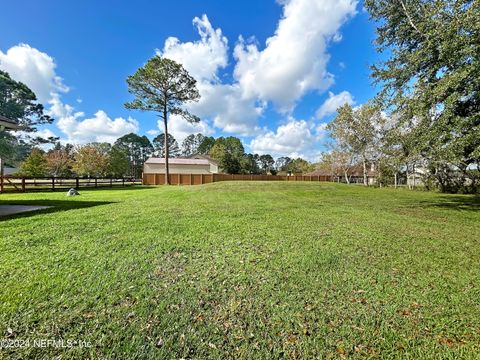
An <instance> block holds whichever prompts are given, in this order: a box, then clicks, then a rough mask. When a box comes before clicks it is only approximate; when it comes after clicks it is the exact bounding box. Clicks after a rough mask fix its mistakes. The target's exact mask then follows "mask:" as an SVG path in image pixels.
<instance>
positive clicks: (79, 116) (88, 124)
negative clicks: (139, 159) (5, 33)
mask: <svg viewBox="0 0 480 360" xmlns="http://www.w3.org/2000/svg"><path fill="white" fill-rule="evenodd" d="M56 68H57V65H56V63H55V60H54V59H53V58H52V57H51V56H50V55H48V54H46V53H44V52H41V51H40V50H38V49H36V48H33V47H31V46H30V45H27V44H19V45H16V46H13V47H11V48H10V49H8V50H7V51H6V52H5V53H3V52H2V51H0V69H1V70H3V71H6V72H8V73H9V74H10V76H11V77H12V78H13V79H15V80H17V81H21V82H23V83H24V84H26V85H27V86H28V87H29V88H30V89H32V91H33V92H34V93H35V94H36V95H37V98H38V101H39V102H40V103H43V104H45V105H47V104H48V105H50V107H49V108H48V107H47V108H48V110H47V113H48V114H49V115H50V116H52V117H53V118H55V119H56V122H55V125H56V126H57V127H58V128H59V129H60V130H61V131H62V132H63V133H64V134H65V135H66V139H64V140H65V141H68V142H72V143H86V142H91V141H98V142H113V141H115V140H116V139H117V138H118V137H120V136H122V135H125V134H127V133H129V132H137V131H138V129H139V127H138V122H137V121H136V120H134V119H132V118H128V119H124V118H122V117H118V118H115V119H111V118H110V117H109V116H108V115H107V114H106V113H105V112H104V111H103V110H98V111H97V112H96V113H95V115H94V116H93V117H91V118H87V119H85V114H84V113H83V112H81V111H75V108H74V107H73V106H71V105H69V104H65V103H63V102H62V99H61V94H62V93H66V92H68V91H69V88H68V86H66V85H65V84H64V83H63V79H62V78H61V77H60V76H58V75H57V73H56ZM77 102H78V103H79V104H80V103H81V102H82V101H81V99H80V98H78V99H77ZM31 135H33V136H40V137H43V138H48V137H52V136H56V135H55V133H54V132H53V131H52V130H51V129H49V128H43V129H42V130H41V131H39V132H37V133H35V134H31Z"/></svg>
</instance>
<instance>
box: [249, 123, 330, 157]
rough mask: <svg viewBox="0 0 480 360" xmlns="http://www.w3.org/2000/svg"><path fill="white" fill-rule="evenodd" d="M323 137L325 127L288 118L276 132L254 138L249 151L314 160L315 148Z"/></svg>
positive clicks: (268, 132)
mask: <svg viewBox="0 0 480 360" xmlns="http://www.w3.org/2000/svg"><path fill="white" fill-rule="evenodd" d="M324 136H325V125H323V124H322V125H319V126H316V125H315V124H314V123H313V122H307V121H305V120H295V119H293V118H290V119H289V121H288V122H287V123H286V124H283V125H280V126H279V127H278V128H277V131H276V132H274V131H267V132H266V133H264V134H261V135H259V136H257V137H256V138H254V139H253V140H252V141H251V143H250V149H251V150H252V151H253V152H254V153H259V154H266V153H268V154H271V155H273V156H290V157H292V158H295V157H304V158H307V159H309V160H315V158H314V157H315V156H316V154H317V150H316V149H315V147H316V145H317V144H318V142H319V141H321V140H322V139H323V137H324Z"/></svg>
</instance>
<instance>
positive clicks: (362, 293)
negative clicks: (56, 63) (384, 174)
mask: <svg viewBox="0 0 480 360" xmlns="http://www.w3.org/2000/svg"><path fill="white" fill-rule="evenodd" d="M0 202H2V203H5V202H12V203H13V202H15V203H32V204H42V205H43V204H49V203H51V204H53V205H54V206H55V208H54V209H50V210H45V211H43V212H39V213H37V214H35V215H34V214H27V215H23V216H17V217H10V218H0V283H1V286H0V335H1V337H0V339H3V340H6V339H9V340H15V339H16V340H27V339H29V340H30V341H33V340H34V339H55V340H58V339H64V340H65V341H66V340H83V341H88V342H90V343H91V347H89V348H80V347H73V348H64V349H59V348H55V347H47V348H41V347H34V346H30V347H25V348H15V349H13V348H3V349H0V354H1V355H2V356H3V357H4V358H11V357H13V358H52V357H55V356H60V355H61V357H62V358H92V359H93V358H95V359H98V358H123V359H127V358H151V359H160V358H244V359H253V358H265V359H266V358H280V357H285V358H345V357H346V358H375V357H381V358H393V357H403V358H410V359H423V358H451V359H457V358H465V359H469V358H470V359H474V358H478V354H479V353H480V200H479V199H478V198H475V197H471V196H459V195H451V196H449V195H441V194H436V193H427V192H411V191H407V190H394V189H371V188H368V189H366V188H363V187H360V186H345V185H336V184H327V183H301V182H298V183H285V182H223V183H215V184H209V185H203V186H196V187H178V186H171V187H158V188H139V189H126V190H118V189H116V190H97V191H95V190H90V191H81V196H79V197H76V198H67V197H65V194H64V193H36V194H35V193H31V194H8V195H5V194H4V195H0ZM0 357H1V356H0Z"/></svg>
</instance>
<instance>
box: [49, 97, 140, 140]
mask: <svg viewBox="0 0 480 360" xmlns="http://www.w3.org/2000/svg"><path fill="white" fill-rule="evenodd" d="M50 105H51V108H50V111H49V114H50V115H51V116H53V117H55V118H56V119H57V123H56V124H57V127H58V128H59V129H60V130H61V131H62V132H63V133H64V134H65V135H66V136H67V138H66V139H63V140H64V141H66V142H71V143H74V144H84V143H88V142H109V143H113V142H114V141H115V140H116V139H117V138H119V137H120V136H123V135H125V134H128V133H131V132H137V131H138V129H139V126H138V121H137V120H135V119H132V118H130V117H129V118H128V119H124V118H122V117H118V118H115V119H113V120H112V119H111V118H110V117H109V116H108V115H107V114H106V113H105V111H103V110H98V111H97V112H96V113H95V115H94V117H92V118H88V119H83V118H84V117H85V114H84V113H82V112H75V109H74V108H73V107H72V106H70V105H68V104H63V103H62V102H61V100H60V98H59V97H58V96H55V97H54V98H53V99H52V100H51V101H50Z"/></svg>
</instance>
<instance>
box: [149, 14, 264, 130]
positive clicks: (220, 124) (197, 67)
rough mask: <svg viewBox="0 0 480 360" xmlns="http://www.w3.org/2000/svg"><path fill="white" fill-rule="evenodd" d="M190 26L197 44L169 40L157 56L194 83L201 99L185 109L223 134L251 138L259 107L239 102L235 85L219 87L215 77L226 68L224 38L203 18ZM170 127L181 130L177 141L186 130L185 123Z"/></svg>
mask: <svg viewBox="0 0 480 360" xmlns="http://www.w3.org/2000/svg"><path fill="white" fill-rule="evenodd" d="M193 23H194V25H195V26H196V27H197V30H198V33H199V35H200V40H198V41H195V42H185V43H182V42H180V40H179V39H177V38H173V37H170V38H168V39H167V40H166V41H165V44H164V47H163V49H162V50H157V54H159V55H161V56H164V57H167V58H169V59H172V60H175V61H177V62H179V63H181V64H182V65H183V66H184V67H185V69H187V70H188V72H189V73H190V74H191V75H192V76H193V77H195V78H196V79H197V81H198V83H197V87H198V90H199V92H200V96H201V97H200V101H199V102H198V103H191V104H189V105H187V108H188V109H189V110H190V111H191V112H192V113H194V114H195V115H197V116H199V117H200V118H206V119H210V120H211V121H212V123H213V125H214V126H215V127H217V128H220V129H222V130H223V131H226V132H232V133H238V134H241V135H251V134H253V133H254V131H255V129H256V123H257V118H258V116H259V115H261V113H262V111H263V109H262V107H261V106H258V105H257V104H256V101H255V100H254V99H244V98H242V90H241V89H240V87H239V86H238V84H222V83H221V81H220V79H219V76H218V72H219V71H220V70H221V69H223V68H225V67H226V66H227V65H228V40H227V38H226V37H225V36H223V35H222V30H221V29H214V28H213V26H212V25H211V23H210V21H209V20H208V17H207V16H206V15H203V16H202V18H198V17H196V18H195V19H194V20H193ZM173 119H176V118H175V117H174V118H173ZM172 126H173V127H175V126H178V129H180V128H181V129H182V130H178V131H177V134H178V135H177V136H178V137H182V136H183V135H184V134H185V131H186V129H187V127H186V125H185V123H180V124H178V125H176V124H175V121H172ZM197 127H198V125H197ZM193 130H194V129H193ZM187 135H188V134H187Z"/></svg>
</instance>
